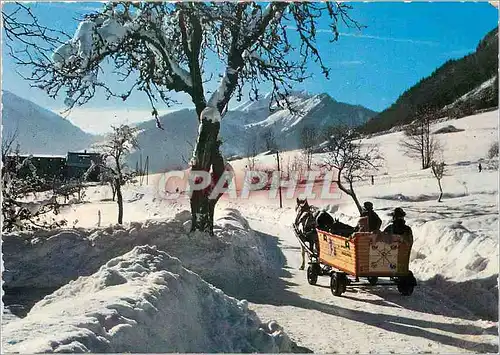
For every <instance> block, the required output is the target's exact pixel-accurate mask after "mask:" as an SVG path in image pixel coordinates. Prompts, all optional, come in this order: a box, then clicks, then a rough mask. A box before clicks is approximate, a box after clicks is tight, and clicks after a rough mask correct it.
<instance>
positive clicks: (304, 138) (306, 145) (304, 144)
mask: <svg viewBox="0 0 500 355" xmlns="http://www.w3.org/2000/svg"><path fill="white" fill-rule="evenodd" d="M317 142H318V134H317V132H316V130H315V129H314V128H312V127H308V126H306V127H304V128H303V129H302V130H301V131H300V146H301V148H302V155H303V156H304V159H305V162H306V166H307V170H311V166H312V157H313V153H314V147H315V146H316V144H317Z"/></svg>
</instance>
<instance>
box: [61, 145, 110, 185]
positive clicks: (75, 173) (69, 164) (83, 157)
mask: <svg viewBox="0 0 500 355" xmlns="http://www.w3.org/2000/svg"><path fill="white" fill-rule="evenodd" d="M92 162H94V164H101V163H102V155H101V154H100V153H87V151H84V152H83V153H82V152H68V155H67V158H66V177H67V178H68V179H78V178H81V177H82V176H83V174H85V172H86V171H87V170H88V169H89V168H90V167H91V166H92ZM99 173H100V171H99V169H98V168H96V169H95V170H94V171H93V172H92V173H91V174H89V176H88V179H87V180H88V181H99Z"/></svg>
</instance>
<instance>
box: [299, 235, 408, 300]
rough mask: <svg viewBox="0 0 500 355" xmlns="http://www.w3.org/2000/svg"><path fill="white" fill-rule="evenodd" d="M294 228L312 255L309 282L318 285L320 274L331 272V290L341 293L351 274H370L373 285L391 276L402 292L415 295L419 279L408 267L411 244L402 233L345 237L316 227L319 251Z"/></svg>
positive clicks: (308, 271) (406, 294) (300, 240)
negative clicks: (405, 240) (404, 239)
mask: <svg viewBox="0 0 500 355" xmlns="http://www.w3.org/2000/svg"><path fill="white" fill-rule="evenodd" d="M293 229H294V232H295V235H296V237H297V238H298V239H299V242H300V244H301V245H302V247H303V248H304V249H305V250H306V252H307V253H308V255H309V260H310V262H309V267H308V269H307V280H308V282H309V284H311V285H315V284H316V282H317V280H318V276H323V275H329V276H330V288H331V291H332V293H333V294H334V295H335V296H340V295H341V294H342V293H343V292H345V290H346V287H347V286H348V285H350V284H351V283H352V281H351V280H350V279H349V278H348V275H349V276H353V277H356V278H358V277H367V278H368V281H369V282H370V284H371V285H375V284H376V283H377V281H378V278H379V277H390V278H391V280H392V281H394V282H395V283H396V285H397V288H398V291H399V292H400V293H401V294H402V295H404V296H409V295H411V294H412V292H413V289H414V287H415V286H416V280H415V277H414V276H413V274H412V272H411V271H410V270H409V269H408V265H409V258H410V246H409V245H408V244H406V243H404V242H402V240H401V238H400V236H398V235H391V234H387V233H383V232H377V233H366V232H357V233H354V234H352V235H351V236H350V237H349V238H346V237H343V236H340V235H336V234H334V233H330V232H327V231H323V230H321V229H316V232H317V236H318V239H317V242H318V243H317V249H318V250H311V249H310V248H309V247H308V246H307V245H306V243H305V238H304V235H303V233H301V232H300V231H299V229H298V228H297V227H296V226H295V225H293Z"/></svg>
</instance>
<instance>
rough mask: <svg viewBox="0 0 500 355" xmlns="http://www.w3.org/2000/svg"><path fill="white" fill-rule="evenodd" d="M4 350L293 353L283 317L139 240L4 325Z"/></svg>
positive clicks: (292, 345) (28, 351) (38, 351)
mask: <svg viewBox="0 0 500 355" xmlns="http://www.w3.org/2000/svg"><path fill="white" fill-rule="evenodd" d="M2 333H3V339H4V344H3V345H4V348H3V351H5V352H21V353H40V352H105V353H115V352H116V353H118V352H186V353H187V352H193V353H194V352H269V353H270V352H278V351H280V352H291V351H292V350H293V349H294V346H295V345H294V344H293V343H292V342H291V341H290V339H289V338H288V337H287V336H286V334H284V333H283V331H282V329H281V327H280V326H279V325H278V324H277V323H276V322H268V323H264V324H263V323H261V321H260V319H259V318H258V317H257V315H256V314H255V312H253V311H251V310H249V309H248V302H247V301H238V300H236V299H234V298H231V297H228V296H226V295H225V294H224V293H223V292H222V291H221V290H220V289H217V288H215V287H214V286H212V285H210V284H209V283H207V282H205V281H203V279H202V278H200V277H199V276H198V275H197V274H195V273H193V272H191V271H189V270H187V269H185V268H183V267H182V265H181V262H180V260H179V259H177V258H173V257H171V256H170V255H168V254H167V253H165V252H162V251H159V250H158V249H157V248H156V247H150V246H142V247H135V248H134V249H133V250H132V251H130V252H128V253H126V254H124V255H122V256H120V257H117V258H114V259H111V260H110V261H108V262H107V263H106V264H105V265H103V266H102V267H101V268H100V269H99V270H98V271H97V272H96V273H94V274H92V275H91V276H88V277H80V278H78V279H77V280H76V281H72V282H70V283H69V284H67V285H65V286H63V287H61V288H60V289H59V290H57V291H56V292H54V293H53V294H51V295H49V296H47V297H45V298H44V299H43V300H42V301H40V302H38V303H37V304H36V305H35V306H34V307H33V309H32V310H31V311H30V313H29V314H28V316H27V317H25V318H23V319H21V320H17V321H12V322H9V323H8V324H7V325H5V326H4V327H3V329H2Z"/></svg>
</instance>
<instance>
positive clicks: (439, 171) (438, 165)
mask: <svg viewBox="0 0 500 355" xmlns="http://www.w3.org/2000/svg"><path fill="white" fill-rule="evenodd" d="M445 166H446V164H445V163H444V161H442V162H436V161H432V162H431V169H432V175H433V176H434V177H435V178H436V180H437V182H438V186H439V198H438V202H441V199H442V198H443V188H442V186H441V179H442V178H443V176H444V174H445Z"/></svg>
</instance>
